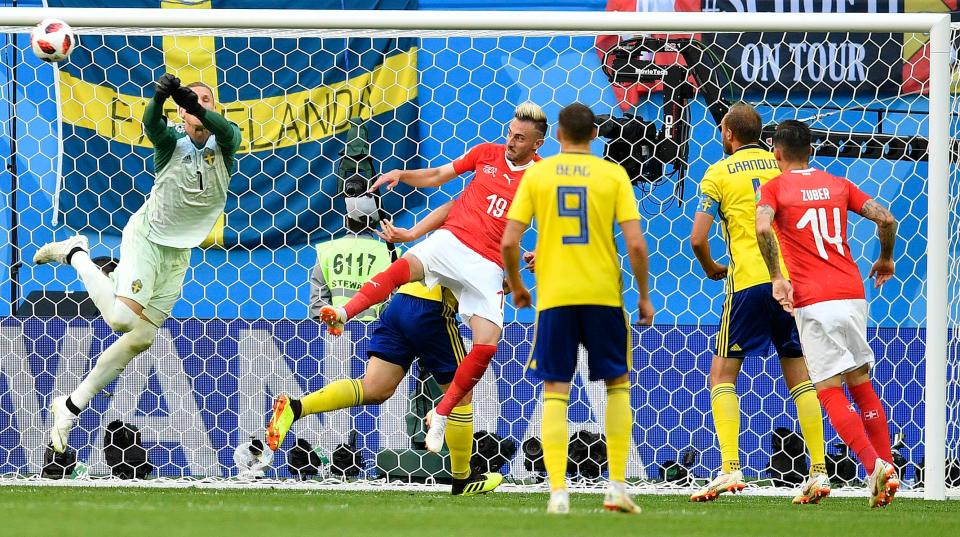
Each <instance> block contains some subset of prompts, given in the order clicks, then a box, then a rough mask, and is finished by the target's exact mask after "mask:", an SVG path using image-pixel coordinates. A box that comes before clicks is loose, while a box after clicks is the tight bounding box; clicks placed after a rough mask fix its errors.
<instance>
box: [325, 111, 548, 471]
mask: <svg viewBox="0 0 960 537" xmlns="http://www.w3.org/2000/svg"><path fill="white" fill-rule="evenodd" d="M546 133H547V118H546V116H545V115H544V113H543V110H542V109H541V108H540V107H539V106H537V105H535V104H533V103H523V104H521V105H520V106H518V107H517V108H516V110H515V111H514V115H513V119H512V120H511V121H510V124H509V127H508V130H507V139H506V143H503V144H494V143H484V144H480V145H477V146H475V147H473V148H472V149H470V150H469V151H467V154H465V155H464V156H462V157H460V158H459V159H457V160H455V161H453V162H451V163H449V164H445V165H443V166H440V167H437V168H427V169H422V170H393V171H391V172H388V173H385V174H383V175H382V176H381V177H380V178H379V179H377V181H376V182H375V183H374V184H373V187H372V188H371V190H375V189H377V188H380V187H381V186H383V185H386V186H387V189H392V188H393V187H395V186H396V185H397V184H398V183H401V182H403V183H406V184H408V185H410V186H413V187H417V188H425V187H437V186H440V185H443V184H445V183H447V182H448V181H450V180H451V179H453V178H454V177H456V176H458V175H461V174H464V173H467V172H474V177H473V180H472V181H470V184H469V185H467V188H466V189H464V191H463V192H462V193H461V194H460V196H459V197H458V198H457V199H456V201H454V204H453V207H452V208H451V209H450V214H449V215H448V217H447V219H446V221H445V222H444V223H443V226H441V228H440V229H438V230H437V231H435V232H433V233H432V234H430V235H429V236H428V237H427V238H426V239H425V240H423V241H422V242H420V243H418V244H416V245H415V246H414V247H413V248H411V249H410V251H408V252H407V253H406V254H404V256H403V257H401V258H400V259H399V260H397V261H396V262H394V263H393V264H392V265H390V267H389V268H388V269H387V270H385V271H383V272H381V273H379V274H377V275H376V276H374V277H373V278H371V279H370V281H368V282H367V283H365V284H364V285H363V287H361V288H360V291H358V292H357V294H356V295H355V296H354V297H353V298H351V299H350V301H349V302H347V304H346V305H345V306H344V307H342V308H335V307H333V306H326V307H324V308H321V310H320V318H321V319H322V320H323V321H324V322H325V323H326V324H327V326H328V330H329V331H330V333H332V334H340V333H342V331H343V325H344V323H346V322H347V321H348V320H350V319H352V318H353V317H355V316H356V315H357V314H358V313H359V312H362V311H364V310H365V309H367V308H369V307H370V306H371V305H373V304H379V303H380V302H383V301H384V300H386V299H387V298H388V297H389V296H390V294H391V293H393V291H394V290H395V289H397V288H398V287H400V286H401V285H403V284H405V283H408V282H412V281H423V282H424V283H425V284H426V286H427V287H429V288H433V287H436V286H437V285H442V286H443V287H446V288H447V289H450V291H451V292H453V294H454V296H456V298H457V301H458V302H459V308H458V311H459V313H460V317H461V318H462V319H463V321H464V322H466V323H467V324H468V325H469V326H470V330H471V331H472V332H473V348H472V349H471V350H470V353H469V354H467V356H466V357H465V358H464V359H463V362H462V363H461V364H460V366H459V368H457V373H456V375H455V376H454V378H453V382H452V383H451V385H450V388H449V389H448V390H447V391H446V393H445V394H444V396H443V399H442V400H441V401H440V404H439V405H437V408H436V409H435V411H432V412H431V413H430V415H429V416H428V420H429V421H430V428H429V430H428V431H427V437H426V441H425V443H426V447H427V449H428V450H430V451H432V452H434V453H439V452H440V450H441V449H442V448H443V437H444V430H445V428H446V425H447V417H448V416H449V415H450V412H451V411H453V409H454V408H455V407H456V406H457V405H458V404H459V403H460V401H461V399H463V398H464V397H465V396H466V395H467V394H468V393H470V391H471V390H472V389H473V387H474V386H475V385H476V384H477V382H479V381H480V379H481V378H482V377H483V373H484V372H485V371H486V370H487V366H488V365H489V364H490V361H491V360H492V359H493V356H494V354H496V352H497V343H498V342H499V341H500V333H501V332H502V330H503V262H502V260H501V258H500V239H501V237H502V236H503V229H504V227H505V226H506V223H507V211H508V210H509V208H510V203H511V202H512V201H513V196H514V194H515V193H516V191H517V187H518V186H519V185H520V183H521V178H522V177H523V173H524V172H525V171H526V170H527V169H528V168H529V167H530V166H531V165H533V163H534V162H536V161H537V160H539V159H540V157H539V156H537V149H539V148H540V146H542V145H543V139H544V136H545V135H546Z"/></svg>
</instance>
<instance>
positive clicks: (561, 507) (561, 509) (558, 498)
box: [547, 490, 570, 515]
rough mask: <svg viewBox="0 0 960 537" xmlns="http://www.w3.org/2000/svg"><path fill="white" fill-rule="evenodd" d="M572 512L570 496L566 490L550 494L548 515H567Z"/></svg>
mask: <svg viewBox="0 0 960 537" xmlns="http://www.w3.org/2000/svg"><path fill="white" fill-rule="evenodd" d="M569 512H570V494H569V493H567V491H566V490H555V491H553V492H551V493H550V501H549V502H547V513H549V514H551V515H565V514H567V513H569Z"/></svg>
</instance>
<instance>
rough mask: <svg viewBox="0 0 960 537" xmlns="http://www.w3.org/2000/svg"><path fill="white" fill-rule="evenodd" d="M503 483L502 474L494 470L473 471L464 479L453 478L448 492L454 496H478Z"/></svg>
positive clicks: (491, 490)
mask: <svg viewBox="0 0 960 537" xmlns="http://www.w3.org/2000/svg"><path fill="white" fill-rule="evenodd" d="M500 483H503V475H501V474H498V473H496V472H489V473H485V474H481V473H477V472H474V473H473V474H471V475H470V477H468V478H466V479H457V478H453V486H452V487H451V488H450V494H453V495H454V496H479V495H481V494H486V493H488V492H493V489H495V488H497V487H499V486H500Z"/></svg>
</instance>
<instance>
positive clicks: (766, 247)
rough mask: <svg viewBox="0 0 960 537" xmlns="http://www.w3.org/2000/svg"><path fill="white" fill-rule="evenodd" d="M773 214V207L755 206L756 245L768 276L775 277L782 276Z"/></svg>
mask: <svg viewBox="0 0 960 537" xmlns="http://www.w3.org/2000/svg"><path fill="white" fill-rule="evenodd" d="M773 215H774V211H773V207H771V206H769V205H760V206H758V207H757V245H758V246H759V247H760V253H761V255H763V262H764V264H766V265H767V272H769V273H770V278H771V279H776V278H782V277H783V276H782V275H781V274H780V248H779V246H778V245H777V235H776V233H774V232H773Z"/></svg>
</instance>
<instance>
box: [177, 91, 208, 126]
mask: <svg viewBox="0 0 960 537" xmlns="http://www.w3.org/2000/svg"><path fill="white" fill-rule="evenodd" d="M173 101H174V102H175V103H177V106H179V107H180V108H183V109H184V110H185V111H186V112H187V113H188V114H190V115H191V116H194V117H196V118H197V119H203V116H204V114H206V113H207V109H206V108H204V107H203V105H201V104H200V98H199V97H197V94H196V93H195V92H194V91H193V90H192V89H190V88H187V87H184V86H180V87H178V88H177V89H176V90H175V91H174V92H173Z"/></svg>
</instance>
